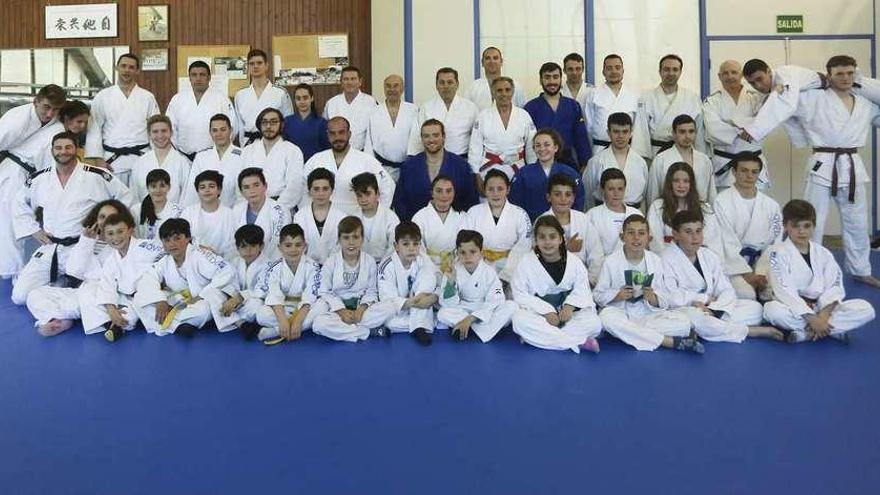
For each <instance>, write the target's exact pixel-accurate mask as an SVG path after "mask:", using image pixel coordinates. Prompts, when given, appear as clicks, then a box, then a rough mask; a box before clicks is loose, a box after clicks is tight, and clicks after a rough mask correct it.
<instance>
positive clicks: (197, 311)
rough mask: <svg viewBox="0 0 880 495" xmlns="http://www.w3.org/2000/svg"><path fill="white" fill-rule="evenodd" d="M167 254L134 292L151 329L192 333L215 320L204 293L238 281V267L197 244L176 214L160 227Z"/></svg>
mask: <svg viewBox="0 0 880 495" xmlns="http://www.w3.org/2000/svg"><path fill="white" fill-rule="evenodd" d="M159 237H160V238H161V239H162V245H163V247H164V248H165V253H166V256H165V257H164V258H162V259H160V260H159V261H157V262H156V263H154V264H153V266H152V267H151V268H150V269H149V270H147V271H146V272H145V273H144V275H143V276H142V277H141V279H140V281H139V282H138V285H137V292H135V296H134V304H135V309H136V311H137V315H138V318H140V320H141V323H143V325H144V328H146V330H147V332H149V333H154V334H156V335H159V336H163V335H168V334H171V333H176V334H178V335H182V336H184V337H191V336H192V335H193V334H194V333H195V332H196V330H198V329H199V328H201V327H202V326H203V325H204V324H205V323H207V322H208V321H209V320H210V319H211V307H210V305H209V304H208V301H206V300H204V299H203V298H202V293H203V292H204V291H205V290H206V289H207V290H208V291H210V290H211V289H213V290H218V291H219V290H221V289H222V288H224V287H226V286H228V285H229V284H230V283H232V279H233V277H234V276H235V272H234V271H233V269H232V266H231V265H230V264H229V263H227V262H226V261H224V260H223V258H221V257H219V256H217V255H216V254H214V253H212V252H210V251H208V250H205V249H202V248H199V247H196V246H194V245H192V243H191V242H190V241H192V234H190V230H189V222H187V221H186V220H184V219H183V218H172V219H170V220H168V221H166V222H165V223H164V224H162V227H160V228H159Z"/></svg>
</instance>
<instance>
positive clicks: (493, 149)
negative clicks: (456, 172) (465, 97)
mask: <svg viewBox="0 0 880 495" xmlns="http://www.w3.org/2000/svg"><path fill="white" fill-rule="evenodd" d="M535 132H536V131H535V124H534V122H532V117H531V116H529V113H528V112H526V111H525V110H523V109H522V108H519V107H512V108H511V111H510V119H509V120H508V121H507V127H505V126H504V123H503V122H502V120H501V114H500V113H498V108H497V107H495V106H492V107H489V108H487V109H485V110H483V111H482V112H480V114H479V115H478V116H477V120H476V122H474V128H473V130H472V131H471V144H470V147H469V149H468V163H470V164H471V169H472V170H473V171H474V173H475V174H480V176H481V177H484V178H485V177H486V173H487V172H488V171H489V170H491V169H493V168H497V169H499V170H502V171H503V172H504V173H505V174H507V177H508V178H510V179H512V178H513V175H514V174H515V173H516V172H517V171H518V170H519V169H520V168H522V167H523V166H524V165H525V164H526V163H535V162H536V161H537V160H538V157H537V155H535V150H534V148H533V147H532V140H533V139H534V137H535Z"/></svg>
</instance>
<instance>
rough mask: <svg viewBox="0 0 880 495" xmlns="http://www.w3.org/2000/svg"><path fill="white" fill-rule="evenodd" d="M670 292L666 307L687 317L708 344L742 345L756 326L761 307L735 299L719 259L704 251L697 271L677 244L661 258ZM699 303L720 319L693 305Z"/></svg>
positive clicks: (699, 253)
mask: <svg viewBox="0 0 880 495" xmlns="http://www.w3.org/2000/svg"><path fill="white" fill-rule="evenodd" d="M661 258H662V259H663V266H664V268H665V270H666V280H667V282H668V284H669V288H670V293H669V294H670V300H669V305H670V306H671V307H673V308H676V309H675V311H679V312H681V313H683V314H685V315H687V316H688V318H689V319H690V321H691V324H693V326H694V330H696V331H697V333H698V334H699V335H700V337H702V338H704V339H706V340H708V341H710V342H737V343H739V342H742V341H743V340H745V339H746V337H747V336H748V335H749V325H760V324H761V320H762V319H763V314H764V307H763V306H762V305H761V303H759V302H758V301H754V300H748V299H737V297H736V291H734V290H733V286H732V285H730V280H728V278H727V275H725V274H724V265H723V264H722V262H721V257H719V256H718V255H717V254H715V253H714V252H713V251H712V250H710V249H707V248H700V249H699V250H698V251H697V260H698V261H699V263H700V270H702V273H700V272H699V271H697V268H696V266H695V265H694V264H693V263H692V262H691V260H689V259H688V257H687V255H686V254H685V253H684V251H682V250H681V248H680V247H678V245H677V244H675V243H672V244H671V245H670V246H669V247H668V248H667V249H666V250H664V251H663V255H662V256H661ZM695 302H698V303H703V304H705V305H706V307H708V308H709V309H710V310H712V311H721V312H723V314H722V315H718V316H715V315H711V314H707V313H705V312H704V311H703V310H701V309H700V308H696V307H694V306H693V303H695Z"/></svg>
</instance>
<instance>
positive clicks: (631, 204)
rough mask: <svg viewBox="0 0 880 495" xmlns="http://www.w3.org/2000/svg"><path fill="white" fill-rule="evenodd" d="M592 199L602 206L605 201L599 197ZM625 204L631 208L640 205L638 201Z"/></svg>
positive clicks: (637, 207)
mask: <svg viewBox="0 0 880 495" xmlns="http://www.w3.org/2000/svg"><path fill="white" fill-rule="evenodd" d="M593 201H594V202H595V204H596V206H602V205H604V204H605V202H604V201H602V200H601V199H594V200H593ZM626 206H629V207H631V208H635V209H637V210H638V209H639V207H640V206H641V205H640V204H639V203H626Z"/></svg>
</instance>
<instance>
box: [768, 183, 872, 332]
mask: <svg viewBox="0 0 880 495" xmlns="http://www.w3.org/2000/svg"><path fill="white" fill-rule="evenodd" d="M782 219H783V223H784V225H785V233H786V234H787V235H788V238H787V239H786V240H785V241H783V242H781V243H779V244H777V245H776V246H774V247H773V248H772V250H771V252H770V277H769V278H770V288H771V289H773V296H774V300H772V301H770V302H768V303H767V304H765V305H764V318H765V319H766V320H767V321H768V322H770V323H771V324H772V325H774V326H776V327H778V328H780V329H782V330H786V331H789V332H790V333H789V334H788V338H787V340H788V341H789V342H803V341H805V340H819V339H822V338H825V337H832V338H836V339H840V340H848V336H847V332H849V331H850V330H855V329H856V328H859V327H861V326H864V325H866V324H867V323H868V322H870V321H872V320H873V319H874V307H873V306H871V303H869V302H868V301H865V300H864V299H850V300H844V296H845V295H846V292H845V291H844V288H843V276H842V274H841V271H840V266H838V264H837V262H836V261H835V260H834V257H833V256H832V254H831V252H830V251H829V250H828V249H826V248H825V247H823V246H822V245H821V244H817V243H815V242H813V241H811V240H810V239H811V238H812V236H813V231H814V230H815V228H816V210H815V209H814V208H813V205H811V204H810V203H807V202H806V201H803V200H799V199H793V200H791V201H789V202H788V204H786V205H785V207H784V208H783V209H782Z"/></svg>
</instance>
